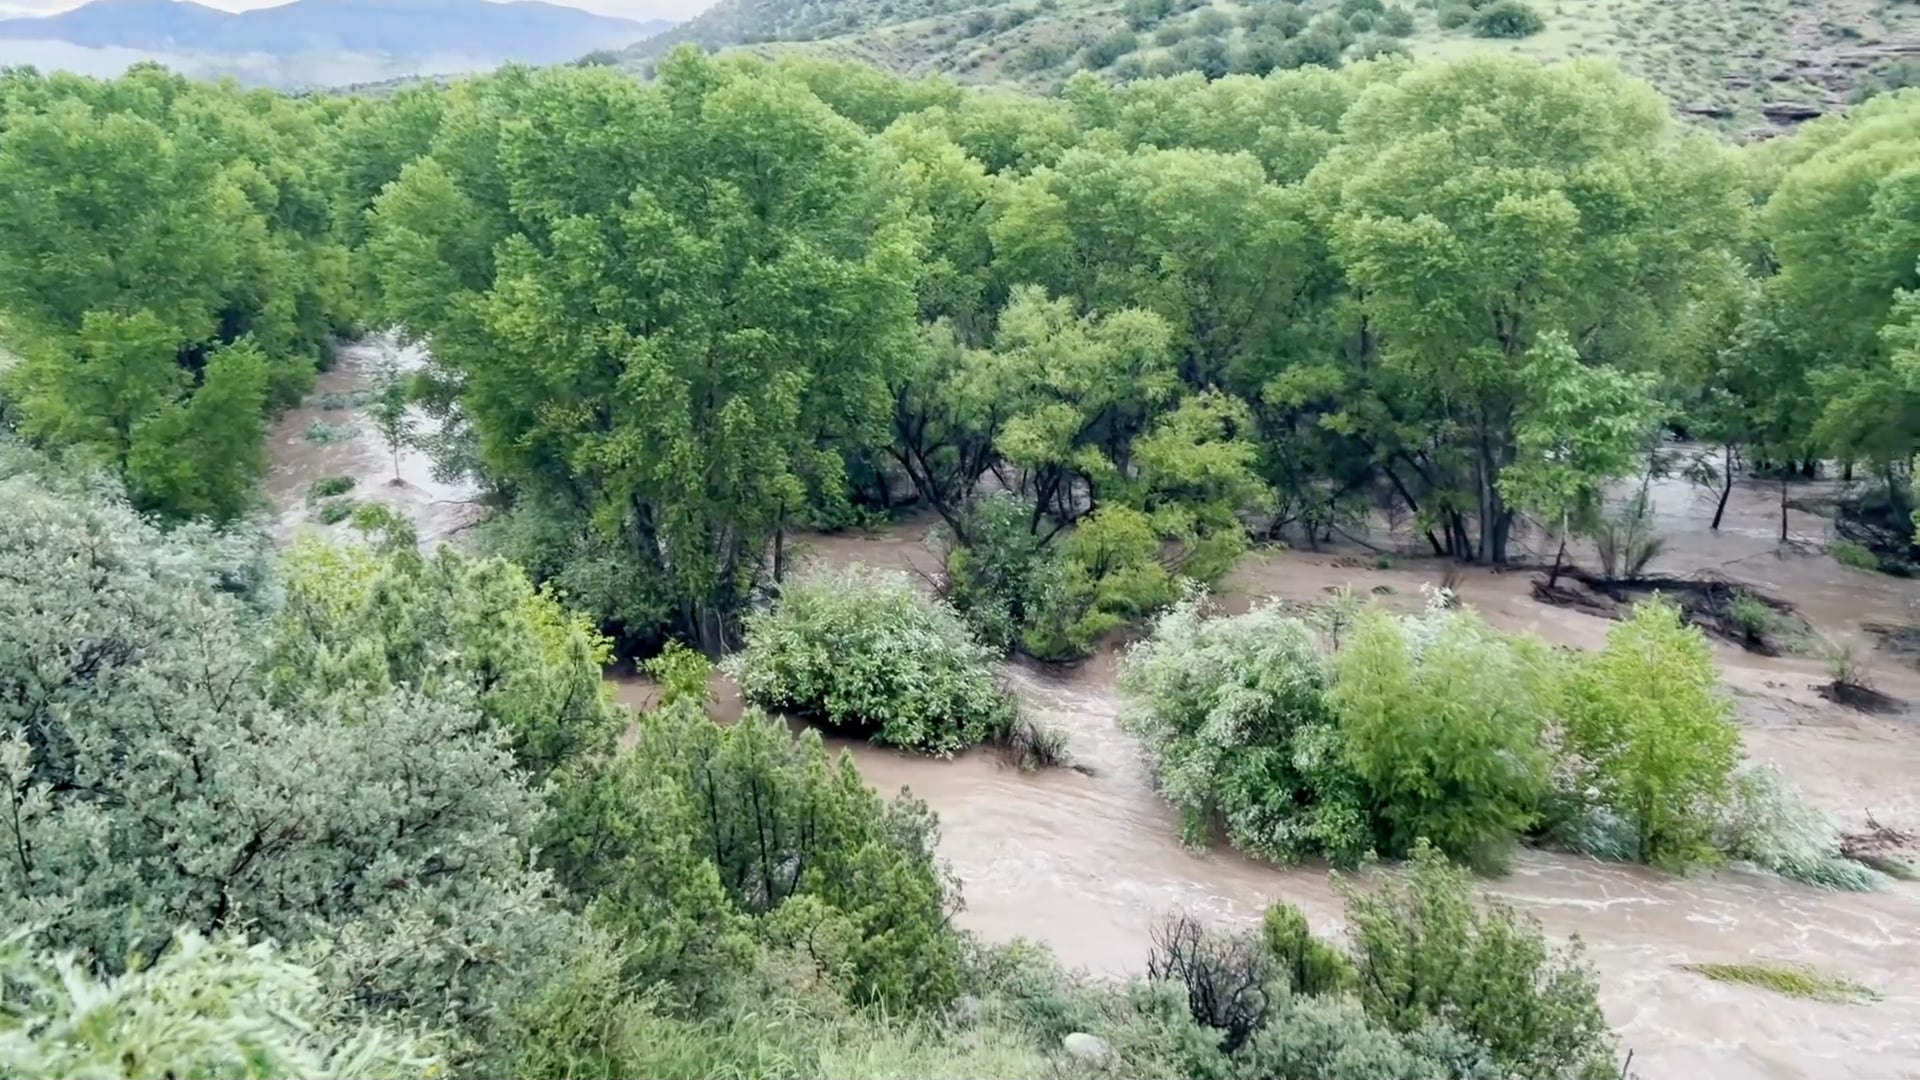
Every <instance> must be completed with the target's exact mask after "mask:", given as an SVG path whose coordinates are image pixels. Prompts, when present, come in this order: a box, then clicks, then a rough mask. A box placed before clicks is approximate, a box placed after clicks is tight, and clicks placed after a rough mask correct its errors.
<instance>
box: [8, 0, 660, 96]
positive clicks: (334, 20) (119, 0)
mask: <svg viewBox="0 0 1920 1080" xmlns="http://www.w3.org/2000/svg"><path fill="white" fill-rule="evenodd" d="M670 25H672V24H671V23H669V22H666V21H664V20H650V21H647V22H636V21H634V20H631V19H616V18H609V17H607V16H604V15H595V14H591V13H589V12H585V11H580V10H578V9H576V8H570V7H563V6H560V5H558V4H548V3H537V2H531V0H518V2H514V3H490V2H486V0H294V2H293V3H289V4H283V5H281V6H278V7H269V8H260V9H256V10H252V11H243V12H226V11H220V10H217V9H215V8H211V7H206V6H203V5H200V4H195V3H191V2H183V0H94V2H93V3H90V4H86V5H84V6H82V7H78V8H75V9H73V10H71V11H66V12H62V13H60V14H58V15H50V16H45V17H41V18H18V19H4V20H0V45H4V46H5V49H4V55H5V56H6V57H7V58H8V61H9V62H16V63H18V62H35V63H39V64H41V65H42V66H78V65H79V61H80V59H82V58H85V57H87V56H88V55H89V54H87V53H76V52H74V50H76V49H78V50H93V51H95V52H97V53H98V54H100V55H101V56H108V57H111V56H117V55H121V54H124V53H126V51H128V50H131V51H132V52H133V53H134V54H136V55H140V56H141V57H142V58H152V59H159V60H161V61H162V62H164V63H170V64H171V65H172V66H176V67H180V68H182V69H186V70H196V71H197V70H200V69H211V70H213V71H219V72H226V71H232V70H234V69H238V71H237V72H236V73H240V74H244V73H245V72H246V71H247V70H248V69H250V68H266V67H272V68H275V69H277V70H278V73H279V74H281V75H288V76H291V74H292V73H296V72H304V71H306V70H307V69H308V68H310V67H313V66H314V65H323V66H330V67H336V68H338V69H340V70H341V71H342V72H349V71H350V72H352V73H353V74H354V76H355V77H365V76H366V74H367V72H369V71H377V72H386V73H391V70H398V71H413V70H450V69H451V70H471V69H472V68H473V67H476V66H491V65H493V64H498V63H500V62H502V61H507V60H518V61H524V62H527V63H535V64H550V63H561V62H564V61H568V60H572V59H575V58H577V57H579V56H580V55H582V54H583V53H587V52H590V51H593V50H596V49H608V48H617V47H620V46H624V45H631V44H633V43H634V42H637V41H641V40H643V39H644V38H646V37H648V36H649V35H652V34H655V33H658V32H659V31H661V30H663V29H665V28H667V27H668V26H670ZM29 43H34V44H29ZM38 46H44V47H45V48H44V52H45V56H46V59H40V58H39V57H38V56H37V54H36V53H35V52H34V51H33V50H34V49H35V48H36V47H38ZM60 46H65V47H66V48H65V49H62V48H60ZM389 69H391V70H389ZM269 74H271V73H269ZM259 81H269V82H273V81H279V82H289V81H342V80H338V79H325V78H321V79H317V80H316V79H311V78H305V79H296V78H292V77H288V78H271V77H268V78H262V79H261V80H259Z"/></svg>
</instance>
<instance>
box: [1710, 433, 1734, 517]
mask: <svg viewBox="0 0 1920 1080" xmlns="http://www.w3.org/2000/svg"><path fill="white" fill-rule="evenodd" d="M1732 494H1733V444H1732V443H1728V444H1727V447H1726V453H1725V456H1724V457H1723V458H1722V459H1721V468H1720V501H1719V502H1717V503H1715V504H1714V506H1713V524H1712V525H1709V526H1707V528H1708V529H1710V530H1711V531H1713V532H1719V531H1720V519H1721V518H1723V517H1726V516H1727V499H1728V497H1729V496H1731V495H1732Z"/></svg>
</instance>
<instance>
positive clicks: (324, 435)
mask: <svg viewBox="0 0 1920 1080" xmlns="http://www.w3.org/2000/svg"><path fill="white" fill-rule="evenodd" d="M359 437H360V429H359V428H357V427H354V426H353V425H352V424H329V423H327V422H326V421H325V420H315V421H314V422H313V423H311V424H308V425H307V433H306V438H307V441H308V442H310V443H314V444H317V445H319V446H331V445H333V444H334V443H340V442H346V441H348V440H349V439H357V438H359Z"/></svg>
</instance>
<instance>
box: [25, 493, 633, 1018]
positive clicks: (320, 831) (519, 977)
mask: <svg viewBox="0 0 1920 1080" xmlns="http://www.w3.org/2000/svg"><path fill="white" fill-rule="evenodd" d="M24 480H25V478H22V477H14V478H7V479H0V502H4V503H5V505H6V506H7V507H8V511H9V512H8V514H7V515H5V516H4V517H0V698H4V699H6V700H8V701H9V702H11V703H12V705H11V706H10V709H11V717H10V718H11V720H12V721H13V723H12V725H11V726H10V727H9V728H8V729H7V730H6V731H5V732H4V733H0V776H4V779H5V789H6V797H7V799H8V801H9V803H10V804H11V806H12V812H11V813H10V814H9V815H7V819H8V825H7V833H8V840H7V844H8V847H9V849H10V850H15V851H16V852H26V853H29V855H28V856H27V857H26V858H24V859H21V858H16V859H9V860H4V861H3V862H0V918H4V919H5V920H6V922H7V923H8V924H9V925H12V926H20V925H26V924H29V923H35V922H41V921H43V920H44V921H46V938H45V940H46V941H47V943H48V944H49V945H50V946H53V947H56V948H63V949H64V948H72V949H83V950H86V951H88V952H90V953H91V954H92V956H93V957H94V958H96V961H97V963H98V965H99V966H100V969H101V970H102V971H103V972H108V973H113V972H118V971H121V970H124V968H123V967H122V966H123V965H125V966H131V967H138V966H141V965H143V964H146V963H150V962H152V961H154V959H155V958H156V957H157V956H158V955H159V954H160V953H162V952H163V951H164V949H165V947H166V946H167V945H168V944H169V942H170V941H171V939H172V937H173V934H174V931H175V929H176V928H178V927H182V926H186V927H192V928H195V929H198V930H200V931H202V932H211V931H213V930H214V929H216V928H218V927H222V926H233V925H244V926H247V927H249V930H250V932H253V933H258V934H260V935H262V936H267V937H271V938H273V939H274V940H277V941H280V942H283V943H285V944H287V945H289V946H292V945H295V944H302V943H305V942H308V941H311V940H314V939H327V940H330V941H331V942H332V946H333V947H332V948H331V949H330V950H329V951H328V952H327V954H326V955H325V956H324V957H320V958H317V959H316V961H315V962H316V966H317V967H318V969H319V971H320V974H321V976H322V978H323V979H325V980H326V981H327V982H328V984H329V986H328V988H329V990H331V991H334V992H336V993H338V994H340V995H341V998H342V1000H343V1001H344V1002H346V1003H350V1004H352V1005H354V1006H357V1007H360V1008H364V1009H369V1010H380V1011H393V1012H410V1013H412V1014H413V1015H414V1016H415V1017H427V1016H431V1017H432V1018H433V1019H432V1021H431V1022H432V1023H434V1024H436V1025H437V1024H441V1023H448V1022H451V1023H459V1022H462V1021H470V1020H471V1021H479V1020H482V1019H483V1018H484V1017H485V1016H487V1015H489V1014H490V1011H491V1010H492V1009H493V1008H494V1007H495V1006H496V1005H497V1003H498V1002H499V1000H500V999H501V998H502V997H504V996H511V995H512V994H514V993H517V992H518V990H519V987H520V985H521V983H522V981H523V980H524V979H525V978H526V977H528V975H529V974H530V973H531V972H533V971H535V970H537V967H538V965H539V964H540V963H542V962H543V960H542V958H543V957H544V955H545V950H546V949H547V947H548V938H549V936H550V935H551V934H554V933H557V932H559V930H561V929H562V928H563V924H565V923H566V922H568V921H569V920H566V919H564V918H562V917H560V916H559V913H556V912H553V911H551V910H550V909H548V908H547V907H545V905H544V904H543V903H542V902H541V897H542V896H543V895H544V893H545V892H546V889H547V887H548V886H547V883H546V881H545V880H544V877H543V876H541V875H537V874H534V873H532V872H531V868H530V866H529V863H530V858H531V855H530V849H531V845H532V844H533V842H534V840H535V838H536V835H537V832H538V827H539V824H540V822H541V820H542V818H543V817H544V814H545V807H544V800H543V799H542V798H541V796H540V795H539V794H538V793H536V792H533V791H530V790H529V789H528V788H527V786H526V782H525V779H526V778H525V774H524V772H523V771H522V768H521V766H520V764H519V763H518V762H516V761H515V759H514V756H513V754H512V752H511V750H510V748H509V746H508V745H507V739H508V734H507V732H506V731H504V730H502V729H501V728H500V727H498V726H496V725H495V724H493V723H491V722H489V720H488V719H487V717H486V715H485V709H486V707H487V706H486V705H485V703H475V702H474V701H473V700H472V699H471V697H469V696H467V695H463V694H459V693H454V692H451V691H450V690H443V691H441V693H440V694H439V695H437V696H436V695H430V694H427V693H422V692H420V691H418V690H416V689H414V688H413V687H412V686H401V685H394V686H391V687H388V686H385V685H380V686H370V685H367V684H366V683H365V682H364V681H363V673H364V672H366V671H367V670H368V669H371V668H376V667H378V668H381V669H389V663H390V659H389V657H387V656H384V655H381V654H380V652H378V651H376V650H377V646H376V644H375V643H373V642H370V641H367V640H364V639H346V640H342V639H336V638H333V637H331V636H330V635H329V636H327V637H325V638H322V639H320V640H319V641H318V642H317V643H316V644H315V646H314V647H310V648H308V649H307V650H306V652H307V654H308V658H309V660H310V661H311V662H312V663H313V664H314V665H315V668H316V669H317V670H316V672H315V673H316V674H323V675H325V676H327V677H328V678H329V679H338V680H340V681H337V682H335V681H328V680H320V679H317V680H314V681H306V680H300V681H299V682H298V683H297V684H295V683H294V682H292V681H287V682H282V672H281V671H280V670H279V669H278V666H277V665H275V664H269V663H268V662H266V661H264V660H263V659H262V657H261V654H262V653H263V652H268V651H269V648H268V646H269V645H277V644H278V639H279V638H280V628H279V626H278V625H277V620H276V625H275V626H274V627H273V628H272V631H271V633H268V632H263V627H262V624H261V621H260V618H259V616H257V615H251V614H249V613H247V612H246V611H244V609H241V608H240V607H239V605H238V604H236V603H235V602H234V601H233V599H232V598H230V597H228V596H226V595H224V594H222V593H221V592H219V591H218V590H217V589H216V585H215V581H216V579H215V578H214V575H213V574H211V573H210V572H209V567H208V566H207V562H208V560H207V559H206V558H205V556H204V555H195V554H194V553H192V552H191V551H188V550H185V549H184V547H183V545H185V544H188V543H191V542H192V538H193V537H194V536H195V535H197V534H196V533H195V532H193V531H192V530H186V529H181V530H175V531H173V532H170V533H162V532H160V531H159V530H157V529H156V528H154V527H153V526H152V525H151V524H149V523H148V522H146V521H145V520H143V519H142V518H141V517H140V516H139V515H137V514H135V513H134V512H133V511H132V510H131V509H129V508H127V507H126V506H125V505H124V504H120V503H117V502H112V501H110V500H107V499H104V498H99V497H95V498H91V499H88V500H86V501H80V500H69V499H64V498H60V497H55V496H53V495H51V494H50V493H48V492H46V491H44V490H38V489H36V488H35V487H34V486H33V485H32V484H29V483H25V482H23V481H24ZM288 593H289V599H288V601H287V604H286V605H285V607H284V608H283V609H282V610H283V611H286V610H290V609H292V608H294V607H296V606H310V605H309V601H317V602H318V604H319V605H321V606H325V605H328V604H333V603H337V602H338V601H339V600H340V596H339V594H338V593H337V592H331V591H328V592H321V593H318V594H312V593H308V594H300V595H298V597H297V598H296V590H295V589H294V587H293V586H292V585H291V584H290V585H289V586H288ZM289 617H291V616H289ZM329 625H331V624H330V623H329ZM489 629H490V631H491V633H492V635H493V637H494V638H495V639H509V638H510V635H509V634H507V633H504V632H502V631H501V630H500V629H499V628H497V627H489ZM418 630H419V628H418V627H409V626H404V625H401V624H400V623H399V622H398V621H396V622H394V623H389V624H386V625H385V626H384V627H383V631H384V632H385V633H386V634H387V635H389V636H390V637H391V638H392V639H394V640H404V639H408V638H411V637H412V635H413V633H414V632H417V631H418ZM267 638H272V639H273V640H272V641H270V642H269V641H266V640H263V639H267ZM462 644H463V645H464V644H467V643H462ZM516 650H517V651H522V652H533V653H536V655H537V650H532V649H528V648H527V647H526V646H525V645H524V644H523V643H516V642H512V641H511V640H503V643H502V645H501V652H502V654H510V653H511V652H513V651H516ZM444 651H447V652H458V651H461V650H459V649H458V648H455V649H445V650H444ZM370 659H371V662H369V660H370ZM391 659H392V661H397V662H398V663H396V664H395V666H398V667H399V668H401V670H400V671H399V672H397V673H395V674H393V676H392V677H393V678H394V679H395V681H396V682H398V681H400V680H402V679H405V680H406V681H408V682H412V681H413V665H412V664H409V663H405V662H404V661H403V660H402V657H401V656H399V655H396V656H394V657H392V658H391ZM454 663H455V664H457V663H458V661H454ZM389 670H390V669H389ZM596 674H597V673H596ZM269 683H274V684H277V685H278V686H281V687H284V688H286V689H287V690H289V691H292V692H289V693H287V694H286V700H285V702H284V704H281V703H278V702H276V701H275V700H273V699H272V698H270V697H269V695H268V693H267V686H268V684H269ZM588 685H589V687H591V688H592V689H591V691H590V693H591V692H597V689H598V682H597V681H595V682H590V683H589V684H588ZM29 688H31V689H29ZM476 704H477V705H478V707H476ZM56 718H57V719H56ZM456 867H457V868H458V872H457V873H453V872H450V871H451V869H452V868H456ZM55 912H57V913H58V917H57V918H53V919H49V915H50V914H51V913H55Z"/></svg>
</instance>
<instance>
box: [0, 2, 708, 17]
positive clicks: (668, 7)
mask: <svg viewBox="0 0 1920 1080" xmlns="http://www.w3.org/2000/svg"><path fill="white" fill-rule="evenodd" d="M197 2H198V3H202V4H205V5H207V6H208V7H217V8H223V9H225V10H227V11H243V10H245V9H247V8H263V7H273V6H274V5H276V4H283V3H286V2H287V0H197ZM547 2H548V3H555V4H565V5H566V6H568V7H577V8H584V9H586V10H587V11H597V12H599V13H600V14H602V15H620V16H624V17H626V18H629V19H688V18H692V17H693V16H695V15H698V14H699V13H700V12H701V11H703V10H705V9H706V8H708V7H710V6H712V4H713V0H547ZM79 6H80V0H0V17H4V16H8V15H51V14H53V13H54V12H56V11H65V10H66V9H68V8H75V7H79Z"/></svg>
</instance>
